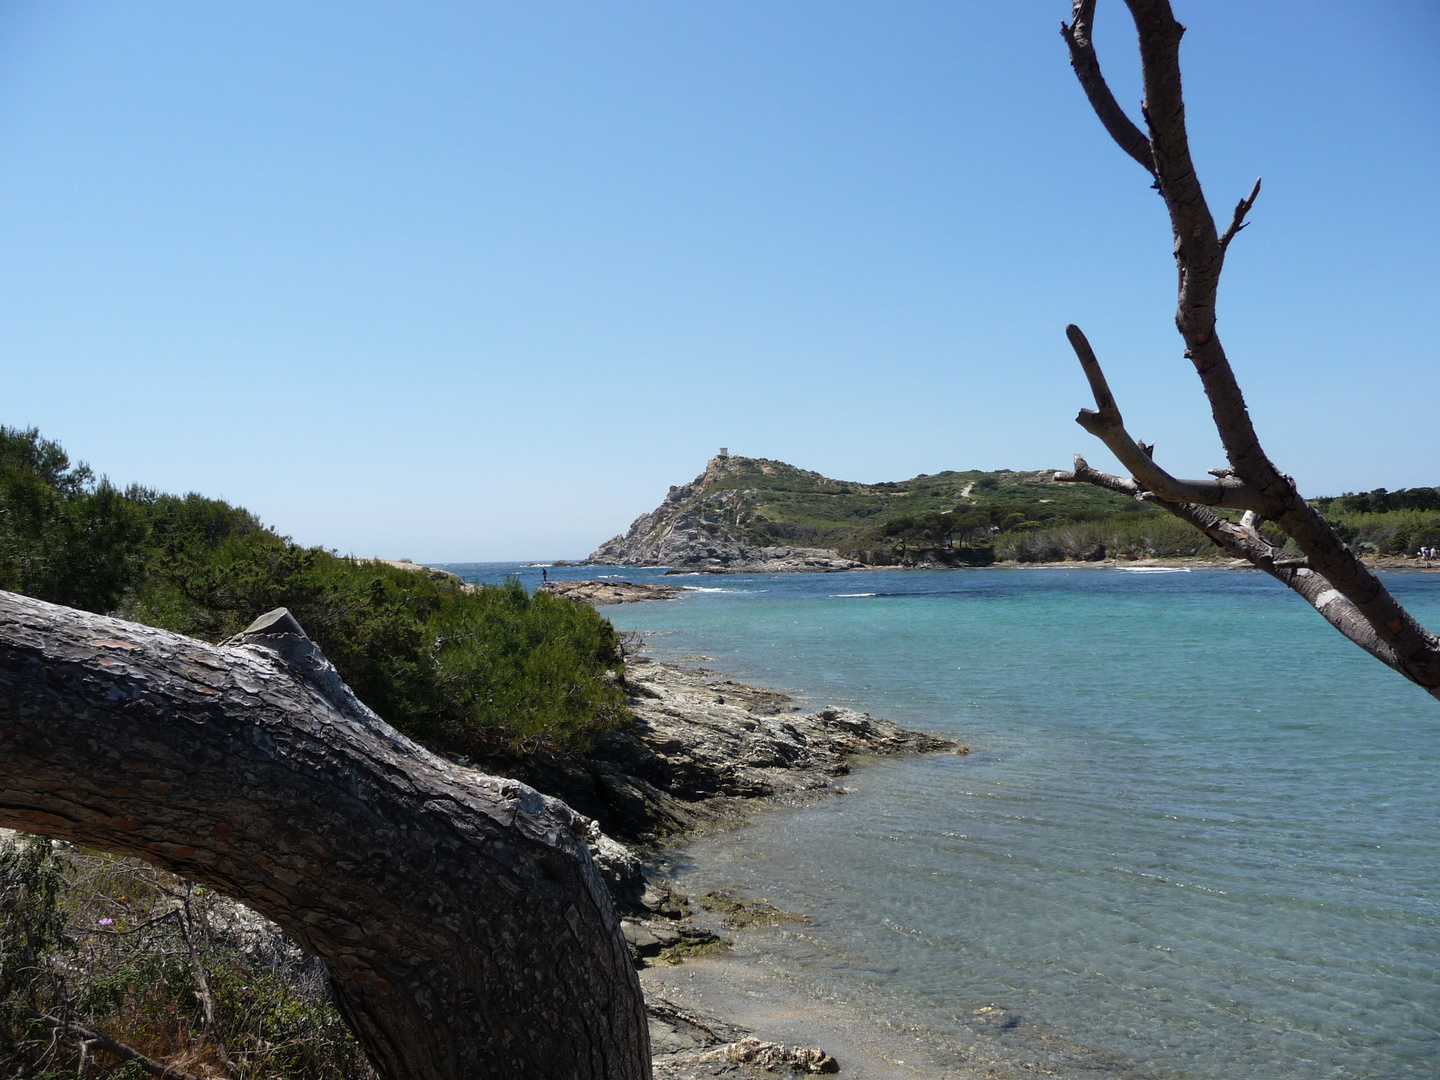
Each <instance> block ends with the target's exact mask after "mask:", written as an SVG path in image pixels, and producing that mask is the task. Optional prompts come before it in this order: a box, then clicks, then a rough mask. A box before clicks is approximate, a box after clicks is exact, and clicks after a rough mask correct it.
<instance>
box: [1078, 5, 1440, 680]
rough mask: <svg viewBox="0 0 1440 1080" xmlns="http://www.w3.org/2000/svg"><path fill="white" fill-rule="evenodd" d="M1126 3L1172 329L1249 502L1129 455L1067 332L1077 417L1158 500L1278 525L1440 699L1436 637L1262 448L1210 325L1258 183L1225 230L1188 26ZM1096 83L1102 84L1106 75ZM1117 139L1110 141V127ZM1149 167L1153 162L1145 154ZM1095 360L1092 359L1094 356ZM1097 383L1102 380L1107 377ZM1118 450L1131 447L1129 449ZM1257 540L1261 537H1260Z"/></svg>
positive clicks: (1356, 617) (1362, 637)
mask: <svg viewBox="0 0 1440 1080" xmlns="http://www.w3.org/2000/svg"><path fill="white" fill-rule="evenodd" d="M1125 3H1126V5H1127V6H1128V7H1129V9H1130V14H1131V16H1132V18H1133V19H1134V21H1135V28H1136V30H1137V32H1138V34H1139V45H1140V66H1141V72H1142V75H1143V77H1144V86H1145V102H1144V105H1143V106H1142V112H1143V113H1144V116H1145V122H1146V126H1147V128H1148V130H1149V139H1148V146H1149V151H1150V160H1149V163H1148V164H1147V168H1150V169H1151V170H1152V172H1153V174H1154V176H1155V178H1156V186H1157V187H1158V188H1159V189H1160V193H1161V195H1162V196H1163V197H1164V199H1165V207H1166V210H1167V211H1168V213H1169V215H1170V227H1171V232H1172V235H1173V237H1174V250H1175V262H1176V267H1177V269H1178V270H1179V295H1178V298H1177V303H1176V309H1175V325H1176V327H1177V328H1178V329H1179V331H1180V335H1181V337H1182V338H1183V339H1184V341H1185V356H1186V358H1187V359H1189V360H1190V362H1191V363H1192V364H1193V365H1194V366H1195V370H1196V372H1197V373H1198V374H1199V376H1200V382H1201V386H1202V387H1203V388H1204V391H1205V396H1206V398H1207V399H1208V400H1209V402H1210V415H1211V417H1212V419H1213V420H1214V422H1215V429H1216V431H1217V433H1218V434H1219V436H1220V441H1221V443H1222V444H1223V446H1224V447H1225V455H1226V457H1227V458H1228V459H1229V461H1230V470H1229V472H1228V473H1224V474H1222V475H1219V477H1218V480H1219V483H1220V484H1221V485H1222V486H1224V485H1227V484H1228V483H1229V482H1230V481H1231V479H1232V478H1233V479H1235V480H1236V481H1238V482H1240V483H1241V484H1243V486H1244V489H1245V491H1246V495H1245V501H1244V502H1243V503H1241V502H1234V501H1231V499H1230V498H1229V496H1228V495H1227V496H1224V497H1221V498H1219V499H1215V500H1212V499H1210V498H1192V497H1191V493H1190V492H1188V491H1187V490H1186V488H1185V487H1184V484H1186V483H1188V482H1184V481H1180V482H1174V483H1171V481H1172V480H1173V478H1169V477H1168V474H1166V473H1164V472H1163V471H1162V470H1158V469H1157V468H1156V467H1155V466H1154V464H1153V462H1149V461H1148V455H1145V454H1143V452H1141V453H1137V452H1132V450H1131V446H1132V444H1133V443H1134V440H1132V439H1131V438H1130V437H1129V435H1128V434H1126V433H1125V432H1124V427H1123V424H1121V423H1120V421H1119V413H1118V409H1114V399H1113V397H1111V396H1110V394H1109V390H1108V387H1106V388H1104V397H1105V399H1106V400H1108V402H1109V405H1110V409H1111V410H1113V415H1112V413H1111V411H1110V410H1107V409H1106V407H1105V404H1106V402H1105V400H1102V397H1101V394H1100V393H1099V392H1098V390H1097V382H1096V378H1095V377H1094V374H1092V365H1091V364H1089V363H1087V359H1086V356H1085V355H1084V353H1082V351H1081V348H1080V346H1079V345H1078V344H1076V338H1075V336H1074V335H1072V336H1071V344H1072V345H1074V346H1075V347H1076V352H1077V354H1079V355H1080V357H1081V363H1082V365H1084V366H1085V367H1086V375H1087V377H1089V378H1090V383H1091V389H1092V391H1096V403H1097V405H1099V406H1100V411H1099V412H1098V413H1091V412H1090V411H1089V410H1085V411H1082V413H1081V415H1080V418H1079V419H1080V422H1081V424H1082V425H1083V426H1085V428H1086V430H1087V431H1090V432H1092V434H1095V435H1096V436H1097V437H1099V438H1101V439H1102V440H1103V441H1104V442H1105V444H1106V445H1107V446H1109V447H1110V449H1111V451H1112V452H1114V453H1115V454H1116V456H1117V457H1119V458H1120V460H1121V462H1122V463H1123V464H1124V465H1125V467H1126V468H1128V469H1131V471H1132V472H1133V473H1134V475H1135V477H1136V480H1137V481H1138V483H1140V484H1141V485H1143V486H1144V487H1145V488H1146V489H1147V490H1149V491H1151V492H1152V493H1153V494H1154V495H1155V496H1157V501H1166V502H1172V503H1174V504H1175V505H1190V506H1191V507H1192V509H1195V510H1198V509H1200V508H1201V507H1200V506H1199V505H1197V504H1207V505H1211V506H1228V507H1234V508H1239V509H1245V510H1253V511H1255V512H1257V513H1260V514H1263V516H1264V517H1266V518H1269V519H1270V520H1271V521H1273V522H1274V523H1275V524H1276V525H1277V526H1279V528H1280V529H1281V531H1283V532H1284V533H1285V534H1286V535H1287V536H1289V537H1290V538H1291V539H1292V540H1293V541H1294V542H1295V544H1296V546H1297V547H1298V548H1299V549H1300V551H1301V552H1302V553H1303V555H1304V558H1305V565H1304V566H1301V567H1281V568H1280V570H1281V572H1283V573H1286V574H1290V575H1292V576H1294V577H1295V578H1296V579H1297V580H1306V579H1308V578H1311V577H1314V578H1317V579H1319V581H1321V582H1323V583H1324V585H1323V587H1321V586H1320V585H1318V584H1314V583H1308V582H1307V583H1306V584H1305V589H1306V590H1309V591H1310V592H1312V593H1313V594H1314V595H1313V596H1309V595H1307V593H1306V592H1305V591H1303V590H1302V589H1300V588H1298V587H1297V586H1296V585H1295V584H1292V583H1291V582H1289V581H1287V584H1290V585H1291V587H1292V588H1295V589H1296V591H1297V592H1301V594H1302V595H1307V599H1310V600H1311V602H1312V603H1313V604H1314V605H1315V606H1316V607H1317V609H1318V610H1320V611H1321V613H1322V614H1323V615H1325V617H1326V619H1327V620H1328V621H1329V622H1330V623H1331V625H1332V626H1334V627H1335V628H1336V629H1337V630H1339V631H1340V632H1341V633H1342V634H1344V635H1345V636H1346V637H1348V638H1350V639H1351V640H1352V641H1354V642H1355V643H1356V644H1357V645H1359V646H1360V647H1361V648H1364V649H1366V651H1368V652H1370V653H1371V654H1372V655H1375V656H1377V657H1379V658H1380V659H1381V660H1383V661H1384V662H1385V663H1388V664H1390V665H1391V666H1392V667H1394V668H1395V669H1396V670H1397V671H1399V672H1400V673H1401V674H1402V675H1404V676H1405V677H1406V678H1408V679H1410V680H1411V681H1412V682H1415V683H1417V684H1419V685H1420V686H1422V687H1424V688H1425V689H1426V690H1428V691H1429V692H1430V693H1432V694H1434V695H1435V696H1437V697H1440V640H1437V639H1436V636H1435V635H1434V634H1432V633H1430V631H1428V630H1426V629H1425V628H1424V627H1423V626H1421V625H1420V624H1419V623H1418V622H1417V621H1416V620H1415V619H1414V617H1412V616H1411V615H1410V613H1409V612H1407V611H1406V610H1405V609H1404V608H1403V607H1402V606H1401V605H1400V603H1399V602H1398V601H1397V600H1396V599H1395V598H1394V597H1393V596H1392V595H1391V594H1390V592H1389V590H1388V589H1386V588H1385V586H1384V585H1383V584H1382V583H1381V582H1380V579H1379V578H1377V577H1376V576H1375V575H1374V574H1373V573H1372V572H1371V571H1370V570H1369V569H1368V568H1367V567H1366V566H1365V565H1364V564H1363V563H1362V562H1361V561H1360V560H1359V558H1357V557H1356V555H1355V553H1354V552H1352V551H1351V550H1350V549H1349V548H1348V547H1347V546H1346V545H1345V542H1344V541H1343V540H1342V539H1341V538H1340V537H1339V536H1338V535H1337V534H1336V533H1335V531H1334V530H1333V529H1332V528H1330V526H1329V524H1328V523H1326V521H1325V519H1324V518H1323V517H1321V515H1320V514H1319V513H1318V512H1316V510H1315V509H1314V508H1313V507H1311V506H1310V505H1309V504H1308V503H1306V502H1305V500H1304V499H1303V498H1301V496H1300V493H1299V491H1298V490H1297V489H1296V487H1295V482H1294V480H1292V479H1291V478H1290V477H1289V476H1287V475H1285V474H1284V473H1282V472H1281V471H1280V470H1279V469H1278V468H1276V467H1275V465H1274V463H1273V462H1271V461H1270V458H1269V457H1268V456H1267V455H1266V453H1265V451H1264V449H1263V448H1262V447H1261V445H1260V439H1259V436H1258V435H1257V434H1256V432H1255V428H1254V425H1253V424H1252V422H1251V419H1250V412H1249V410H1248V408H1247V407H1246V405H1245V397H1244V395H1243V394H1242V393H1241V391H1240V386H1239V383H1238V382H1237V381H1236V379H1235V373H1234V371H1233V370H1232V369H1231V367H1230V361H1229V359H1228V358H1227V357H1226V355H1225V350H1224V348H1223V347H1222V346H1221V344H1220V339H1219V337H1218V335H1217V334H1216V332H1215V324H1216V311H1215V299H1216V294H1217V292H1218V289H1219V283H1220V271H1221V268H1222V267H1223V265H1224V260H1225V251H1226V249H1227V248H1228V246H1229V244H1230V241H1231V240H1233V239H1234V238H1235V236H1236V235H1237V234H1238V233H1239V232H1240V230H1241V229H1242V228H1244V226H1245V216H1246V215H1247V214H1248V213H1249V212H1250V209H1251V207H1252V206H1253V205H1254V202H1255V199H1256V198H1257V196H1258V195H1259V191H1260V183H1259V181H1256V183H1255V187H1254V188H1253V189H1252V190H1251V192H1250V195H1249V196H1248V197H1246V198H1245V199H1242V200H1241V201H1240V203H1239V204H1238V205H1237V206H1236V208H1235V212H1234V215H1233V217H1232V219H1231V222H1230V226H1229V227H1228V228H1227V229H1226V230H1225V233H1224V235H1223V236H1222V235H1220V234H1219V233H1218V232H1217V230H1216V227H1215V219H1214V217H1213V216H1212V215H1211V213H1210V208H1209V205H1208V204H1207V203H1206V201H1205V195H1204V192H1203V191H1202V190H1201V188H1200V180H1199V177H1198V176H1197V175H1196V172H1195V166H1194V163H1193V161H1192V160H1191V157H1190V142H1189V136H1188V134H1187V132H1186V127H1185V103H1184V96H1183V93H1182V88H1181V80H1180V39H1181V37H1182V36H1183V35H1184V33H1185V28H1184V27H1183V26H1181V25H1180V24H1179V23H1178V22H1176V21H1175V17H1174V14H1173V12H1172V11H1171V8H1170V4H1169V0H1125ZM1093 15H1094V3H1093V0H1075V4H1074V18H1075V24H1074V25H1073V26H1071V27H1070V28H1068V29H1067V30H1066V31H1065V39H1066V42H1067V44H1069V45H1070V52H1071V62H1072V64H1074V65H1075V69H1076V76H1077V77H1078V78H1079V80H1080V84H1081V87H1082V88H1083V89H1084V91H1085V94H1086V96H1087V97H1088V98H1089V99H1090V102H1091V105H1092V107H1093V108H1094V109H1095V112H1096V114H1097V115H1098V116H1099V117H1100V120H1101V122H1102V123H1104V124H1105V125H1106V128H1107V129H1109V128H1110V127H1111V124H1112V123H1114V122H1115V117H1114V112H1115V109H1116V108H1117V107H1115V106H1114V105H1113V102H1114V98H1113V95H1110V94H1109V91H1108V89H1107V90H1105V91H1104V93H1103V94H1101V93H1098V91H1097V88H1096V87H1097V79H1098V76H1099V65H1098V60H1095V61H1093V66H1092V65H1091V61H1092V60H1093V51H1094V50H1093V46H1092V45H1091V44H1090V26H1091V24H1092V20H1093ZM1077 50H1078V53H1077ZM1087 50H1088V51H1087ZM1077 55H1079V58H1080V59H1079V61H1077V59H1076V58H1077ZM1099 85H1100V86H1103V81H1101V82H1100V83H1099ZM1111 134H1112V136H1114V135H1115V133H1114V131H1112V132H1111ZM1116 141H1117V142H1119V143H1120V145H1121V147H1122V148H1123V149H1125V150H1126V152H1127V153H1129V154H1131V156H1132V157H1134V156H1135V154H1134V152H1133V151H1132V149H1131V147H1130V146H1129V145H1127V141H1126V139H1125V138H1121V137H1119V136H1116ZM1132 141H1133V140H1132ZM1137 160H1138V159H1137ZM1142 164H1146V163H1145V162H1143V161H1142ZM1081 340H1082V341H1083V336H1081ZM1090 356H1091V358H1092V359H1093V353H1091V354H1090ZM1093 370H1094V372H1097V373H1098V370H1099V366H1098V364H1094V365H1093ZM1099 385H1100V386H1101V387H1103V376H1101V377H1100V383H1099ZM1117 448H1118V449H1117ZM1120 450H1124V451H1125V453H1124V454H1123V455H1122V454H1121V453H1120ZM1141 450H1142V448H1141V447H1139V446H1135V451H1141ZM1090 482H1093V481H1090ZM1177 485H1179V486H1177ZM1101 486H1105V485H1103V484H1102V485H1101ZM1252 499H1253V501H1252ZM1167 509H1168V507H1167ZM1172 512H1174V511H1172ZM1181 516H1184V515H1181ZM1211 516H1215V515H1211ZM1187 520H1189V519H1188V518H1187ZM1220 520H1223V519H1220ZM1192 523H1194V524H1196V527H1197V528H1201V529H1202V531H1204V532H1205V533H1206V535H1207V536H1209V537H1210V538H1211V539H1212V540H1214V541H1215V542H1216V543H1218V544H1220V545H1221V546H1222V547H1226V549H1227V550H1236V551H1241V550H1242V549H1243V551H1248V552H1249V553H1248V554H1245V553H1242V555H1241V557H1243V558H1247V559H1250V561H1251V562H1254V563H1255V565H1257V566H1260V568H1261V569H1265V570H1267V572H1269V571H1270V570H1273V569H1274V559H1273V557H1272V558H1270V560H1269V562H1268V563H1265V562H1263V561H1257V559H1260V556H1261V554H1262V553H1261V552H1260V551H1258V550H1257V549H1254V548H1253V546H1251V547H1246V546H1245V545H1241V547H1240V548H1233V547H1231V546H1230V543H1231V541H1234V542H1236V543H1238V540H1236V536H1249V535H1251V533H1247V532H1246V531H1244V530H1241V529H1240V527H1239V526H1235V525H1233V523H1229V522H1227V523H1226V525H1228V526H1229V528H1230V529H1235V530H1238V531H1237V532H1236V533H1235V534H1232V533H1231V532H1230V531H1229V529H1227V528H1224V527H1221V526H1218V525H1214V524H1213V523H1211V524H1209V525H1202V524H1201V523H1200V522H1199V520H1198V519H1197V521H1196V522H1192ZM1253 535H1254V536H1255V537H1258V533H1254V534H1253ZM1252 556H1253V557H1252ZM1337 598H1338V600H1337ZM1339 600H1343V601H1344V604H1343V605H1341V604H1339V602H1338V601H1339ZM1322 601H1323V602H1322Z"/></svg>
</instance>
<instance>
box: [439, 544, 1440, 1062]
mask: <svg viewBox="0 0 1440 1080" xmlns="http://www.w3.org/2000/svg"><path fill="white" fill-rule="evenodd" d="M467 569H468V570H469V572H470V574H471V576H476V577H481V578H485V577H495V576H498V574H499V573H500V572H501V571H502V569H503V568H497V567H484V568H481V567H472V568H467ZM555 572H556V573H564V574H568V575H572V576H583V573H584V572H582V571H562V570H557V571H555ZM532 573H533V575H534V576H535V577H537V578H538V576H539V571H538V570H536V571H530V570H526V571H524V576H525V578H526V579H527V581H528V578H529V577H530V576H531V574H532ZM589 573H591V574H593V573H594V571H593V569H592V570H590V571H589ZM619 576H624V577H626V578H629V579H631V580H634V579H649V578H653V577H654V576H656V575H655V574H654V572H647V571H625V572H624V573H623V574H622V575H619ZM668 580H669V581H671V582H676V583H680V584H694V585H700V586H702V587H704V588H705V589H706V590H709V591H704V592H696V593H691V594H688V595H687V596H686V597H684V598H683V599H682V600H679V601H674V602H669V603H649V604H637V605H627V606H623V607H612V608H606V609H604V610H605V613H606V614H607V615H608V616H609V617H610V618H611V619H612V620H613V621H614V622H615V624H616V625H617V626H619V627H621V628H623V629H633V630H640V631H644V632H645V633H646V635H647V638H648V641H649V648H650V650H651V652H652V653H653V654H654V655H656V656H657V657H659V658H661V659H667V658H670V659H683V658H693V657H705V658H706V659H705V661H704V662H705V666H707V667H711V668H714V669H716V670H717V671H721V672H724V673H725V674H727V675H733V676H735V677H738V678H741V679H745V680H747V681H751V682H756V683H759V684H763V685H769V686H776V687H780V688H783V689H787V690H789V691H791V692H793V693H795V694H796V695H797V696H798V697H799V698H800V700H801V701H802V702H803V703H806V704H808V705H813V706H818V705H821V704H825V703H829V702H836V703H841V704H848V705H853V706H854V707H857V708H862V709H865V710H868V711H870V712H872V713H875V714H878V715H885V716H889V717H891V718H892V719H894V720H896V721H898V722H900V723H902V724H905V725H907V726H911V727H917V728H922V729H925V730H928V731H933V732H936V733H938V734H942V735H945V736H948V737H950V738H954V739H957V740H959V741H960V742H962V743H965V744H966V745H968V746H969V747H970V748H971V753H970V755H969V756H967V757H958V756H953V755H934V756H926V757H918V758H908V759H903V760H894V761H885V762H881V763H878V764H875V765H870V766H866V767H863V768H860V769H857V770H856V772H855V773H854V774H853V776H852V777H851V778H850V781H849V786H851V787H852V788H853V791H852V792H851V793H850V794H848V795H846V796H845V797H844V798H840V799H832V800H826V801H823V802H820V803H817V804H814V805H809V806H806V807H804V808H802V809H799V810H796V811H793V812H790V811H787V812H782V813H776V814H771V815H763V816H761V817H760V818H759V819H757V821H756V822H755V824H754V825H752V826H751V827H749V828H748V829H746V830H745V832H744V834H743V837H742V838H741V839H740V840H738V841H737V840H736V839H730V840H723V839H722V840H720V841H715V842H713V843H712V844H711V846H710V847H709V848H708V849H707V850H706V852H704V853H703V859H702V860H701V861H705V862H708V863H709V867H708V869H707V870H706V873H708V874H710V875H711V877H712V879H713V878H714V877H715V875H717V874H719V875H723V876H724V877H725V879H726V881H727V882H728V883H733V884H734V885H735V886H736V887H738V888H740V889H742V890H743V891H746V892H748V893H750V894H751V895H757V896H759V895H763V896H765V897H766V898H768V899H769V900H770V901H771V902H773V903H776V904H778V905H780V906H781V907H785V908H789V909H792V910H796V911H800V912H804V913H806V914H807V915H809V916H810V917H811V918H812V919H813V925H812V927H811V928H809V929H808V930H807V937H808V939H809V940H808V942H799V941H797V942H796V943H795V945H794V947H795V949H796V958H797V962H802V963H808V964H810V965H812V966H813V965H817V964H820V965H823V966H824V968H825V971H824V972H823V975H824V977H826V978H829V979H835V978H839V979H842V980H848V985H850V986H851V987H852V989H853V991H854V993H856V994H859V995H864V994H873V995H875V999H876V1002H877V1008H882V1007H883V1008H889V1009H895V1008H903V1009H906V1010H909V1011H911V1012H912V1013H913V1014H914V1015H915V1016H916V1017H917V1022H920V1023H923V1024H925V1025H928V1026H930V1027H933V1028H938V1029H943V1028H944V1027H945V1026H946V1025H947V1024H948V1025H954V1026H956V1028H957V1030H958V1028H959V1027H961V1026H963V1025H965V1024H966V1023H970V1022H972V1019H973V1017H974V1015H975V1010H976V1009H977V1008H979V1007H981V1006H984V1005H988V1004H992V1003H993V1004H995V1005H999V1006H1002V1007H1003V1008H1005V1009H1006V1010H1009V1013H1008V1014H1007V1015H1015V1016H1019V1017H1020V1018H1021V1019H1020V1023H1019V1025H1017V1026H1018V1027H1019V1028H1021V1029H1022V1030H1023V1029H1031V1030H1034V1031H1043V1032H1046V1033H1053V1034H1057V1035H1060V1036H1064V1037H1066V1038H1069V1039H1073V1040H1075V1041H1076V1042H1078V1043H1080V1044H1083V1045H1085V1046H1088V1047H1093V1048H1096V1049H1097V1050H1100V1051H1102V1052H1104V1053H1106V1054H1110V1055H1114V1058H1115V1061H1116V1063H1117V1065H1116V1068H1117V1070H1118V1071H1120V1072H1124V1073H1127V1074H1128V1073H1134V1074H1136V1075H1147V1076H1159V1077H1182V1076H1183V1077H1196V1078H1216V1080H1219V1078H1222V1077H1225V1078H1229V1077H1235V1076H1247V1077H1368V1076H1375V1077H1409V1076H1427V1077H1428V1076H1434V1075H1436V1074H1437V1073H1440V936H1437V931H1440V702H1436V701H1435V700H1433V699H1432V698H1429V697H1428V696H1426V695H1425V694H1423V693H1421V692H1420V691H1419V690H1417V689H1415V688H1413V687H1411V686H1410V685H1409V684H1407V683H1405V682H1404V681H1403V680H1401V679H1400V678H1399V677H1398V676H1396V675H1394V674H1393V673H1392V672H1390V671H1388V670H1387V669H1385V668H1384V667H1382V666H1381V665H1380V664H1378V663H1377V662H1375V661H1373V660H1371V659H1370V658H1369V657H1368V656H1366V655H1364V654H1363V653H1361V652H1360V651H1359V650H1357V649H1356V648H1354V647H1353V646H1351V645H1350V644H1349V643H1347V642H1345V641H1344V640H1343V639H1341V638H1340V637H1339V636H1338V635H1337V634H1335V633H1334V631H1332V630H1331V629H1330V628H1329V627H1328V626H1326V625H1325V624H1324V623H1323V622H1322V621H1321V620H1320V619H1319V617H1318V616H1316V615H1315V614H1314V612H1312V611H1311V610H1309V609H1308V608H1307V607H1306V606H1305V605H1304V604H1303V603H1302V602H1300V601H1299V600H1298V598H1296V597H1294V596H1293V595H1291V594H1290V593H1288V592H1287V591H1286V590H1285V589H1283V588H1282V587H1280V586H1278V585H1277V584H1276V583H1274V582H1272V581H1271V580H1270V579H1268V578H1266V577H1264V576H1263V575H1260V574H1256V573H1243V572H1234V571H1222V570H1215V571H1208V570H1196V571H1193V572H1188V573H1134V572H1126V571H1122V570H1094V569H1083V570H1061V569H1056V570H1045V569H1036V570H1025V571H1013V570H977V571H961V572H893V571H892V572H885V571H879V572H873V573H870V572H867V573H848V574H841V575H823V576H820V575H816V576H810V575H767V576H754V577H725V578H715V577H681V578H670V579H668ZM1386 580H1387V584H1388V585H1389V586H1390V587H1391V588H1392V589H1393V590H1394V592H1395V593H1396V594H1397V595H1398V596H1400V598H1401V599H1402V601H1403V602H1405V603H1406V604H1407V605H1408V606H1409V607H1410V609H1411V611H1412V612H1414V613H1415V614H1416V615H1417V616H1419V617H1420V618H1421V620H1422V621H1424V622H1426V623H1427V624H1428V625H1430V626H1432V627H1435V626H1440V575H1434V574H1431V575H1424V574H1419V573H1403V572H1401V573H1393V574H1390V575H1387V578H1386ZM727 845H728V847H727ZM727 853H728V854H727ZM817 943H818V945H819V946H820V951H819V953H817V952H816V946H817ZM776 947H777V948H782V949H783V948H786V947H787V946H786V945H785V944H784V942H783V941H780V942H777V945H776ZM817 957H819V958H817ZM1017 1037H1018V1036H1017Z"/></svg>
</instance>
